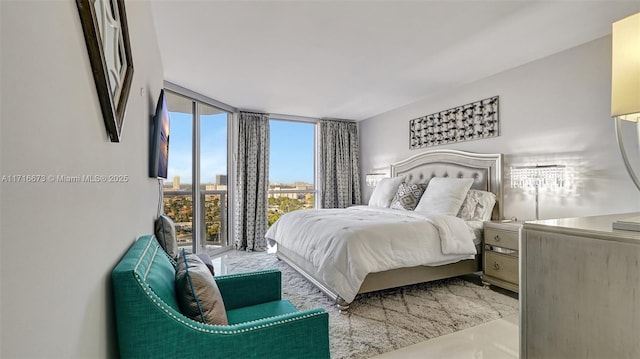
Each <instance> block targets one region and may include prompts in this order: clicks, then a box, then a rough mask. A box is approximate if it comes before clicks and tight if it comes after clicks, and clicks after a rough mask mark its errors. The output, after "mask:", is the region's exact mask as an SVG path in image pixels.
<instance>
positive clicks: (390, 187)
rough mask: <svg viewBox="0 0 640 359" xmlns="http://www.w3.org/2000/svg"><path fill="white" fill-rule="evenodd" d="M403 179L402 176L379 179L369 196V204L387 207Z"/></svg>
mask: <svg viewBox="0 0 640 359" xmlns="http://www.w3.org/2000/svg"><path fill="white" fill-rule="evenodd" d="M403 181H404V176H402V177H392V178H383V179H381V180H380V182H378V184H377V185H376V188H375V189H374V190H373V193H372V194H371V198H369V206H370V207H381V208H389V205H390V204H391V200H392V199H393V196H395V195H396V192H398V187H399V186H400V184H401V183H402V182H403Z"/></svg>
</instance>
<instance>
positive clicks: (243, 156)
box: [234, 112, 269, 251]
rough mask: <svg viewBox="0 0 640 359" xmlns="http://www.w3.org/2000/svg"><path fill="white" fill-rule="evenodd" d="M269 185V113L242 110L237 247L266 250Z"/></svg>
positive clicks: (236, 216) (237, 174) (238, 160)
mask: <svg viewBox="0 0 640 359" xmlns="http://www.w3.org/2000/svg"><path fill="white" fill-rule="evenodd" d="M268 189H269V115H266V114H259V113H250V112H240V121H239V129H238V159H237V173H236V193H235V200H236V206H235V207H236V213H235V240H234V242H235V243H234V244H235V247H236V249H241V250H246V251H264V250H266V249H267V241H266V239H265V238H264V235H265V233H266V232H267V223H268V222H267V220H268V219H267V205H268V199H267V191H268Z"/></svg>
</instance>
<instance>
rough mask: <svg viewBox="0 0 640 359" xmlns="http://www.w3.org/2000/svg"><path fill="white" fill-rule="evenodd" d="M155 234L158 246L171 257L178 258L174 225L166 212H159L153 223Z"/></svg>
mask: <svg viewBox="0 0 640 359" xmlns="http://www.w3.org/2000/svg"><path fill="white" fill-rule="evenodd" d="M154 229H155V235H156V238H157V239H158V242H160V246H162V249H164V251H165V252H167V254H168V255H169V256H170V257H171V258H173V259H176V258H178V254H179V253H180V252H178V242H177V241H176V226H175V225H174V224H173V220H172V219H171V218H169V216H167V215H166V214H161V215H160V217H158V219H156V222H155V224H154Z"/></svg>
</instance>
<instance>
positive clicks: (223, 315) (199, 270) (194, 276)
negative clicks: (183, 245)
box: [176, 249, 229, 325]
mask: <svg viewBox="0 0 640 359" xmlns="http://www.w3.org/2000/svg"><path fill="white" fill-rule="evenodd" d="M176 296H177V297H178V298H177V299H178V304H179V305H180V311H181V312H182V314H184V315H185V316H187V317H189V318H191V319H193V320H196V321H199V322H202V323H205V324H212V325H228V324H229V323H228V321H227V312H226V310H225V308H224V302H223V300H222V295H221V294H220V289H218V285H217V284H216V281H215V279H213V276H212V275H211V272H210V271H209V269H208V268H207V266H206V265H205V264H204V263H202V261H201V260H200V258H198V257H197V256H196V255H194V254H190V253H185V251H184V249H183V250H182V255H181V256H180V258H179V259H178V264H177V267H176Z"/></svg>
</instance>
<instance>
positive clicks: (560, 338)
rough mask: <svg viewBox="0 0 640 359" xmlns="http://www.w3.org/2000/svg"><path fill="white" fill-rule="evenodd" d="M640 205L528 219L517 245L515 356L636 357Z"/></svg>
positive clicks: (639, 315) (639, 326)
mask: <svg viewBox="0 0 640 359" xmlns="http://www.w3.org/2000/svg"><path fill="white" fill-rule="evenodd" d="M637 215H638V213H627V214H619V215H607V216H594V217H583V218H565V219H557V220H543V221H536V222H527V223H525V224H524V226H523V231H522V241H521V247H520V358H584V359H589V358H640V232H633V231H623V230H614V229H612V223H613V222H614V221H616V220H620V219H625V218H629V217H633V216H637Z"/></svg>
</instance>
